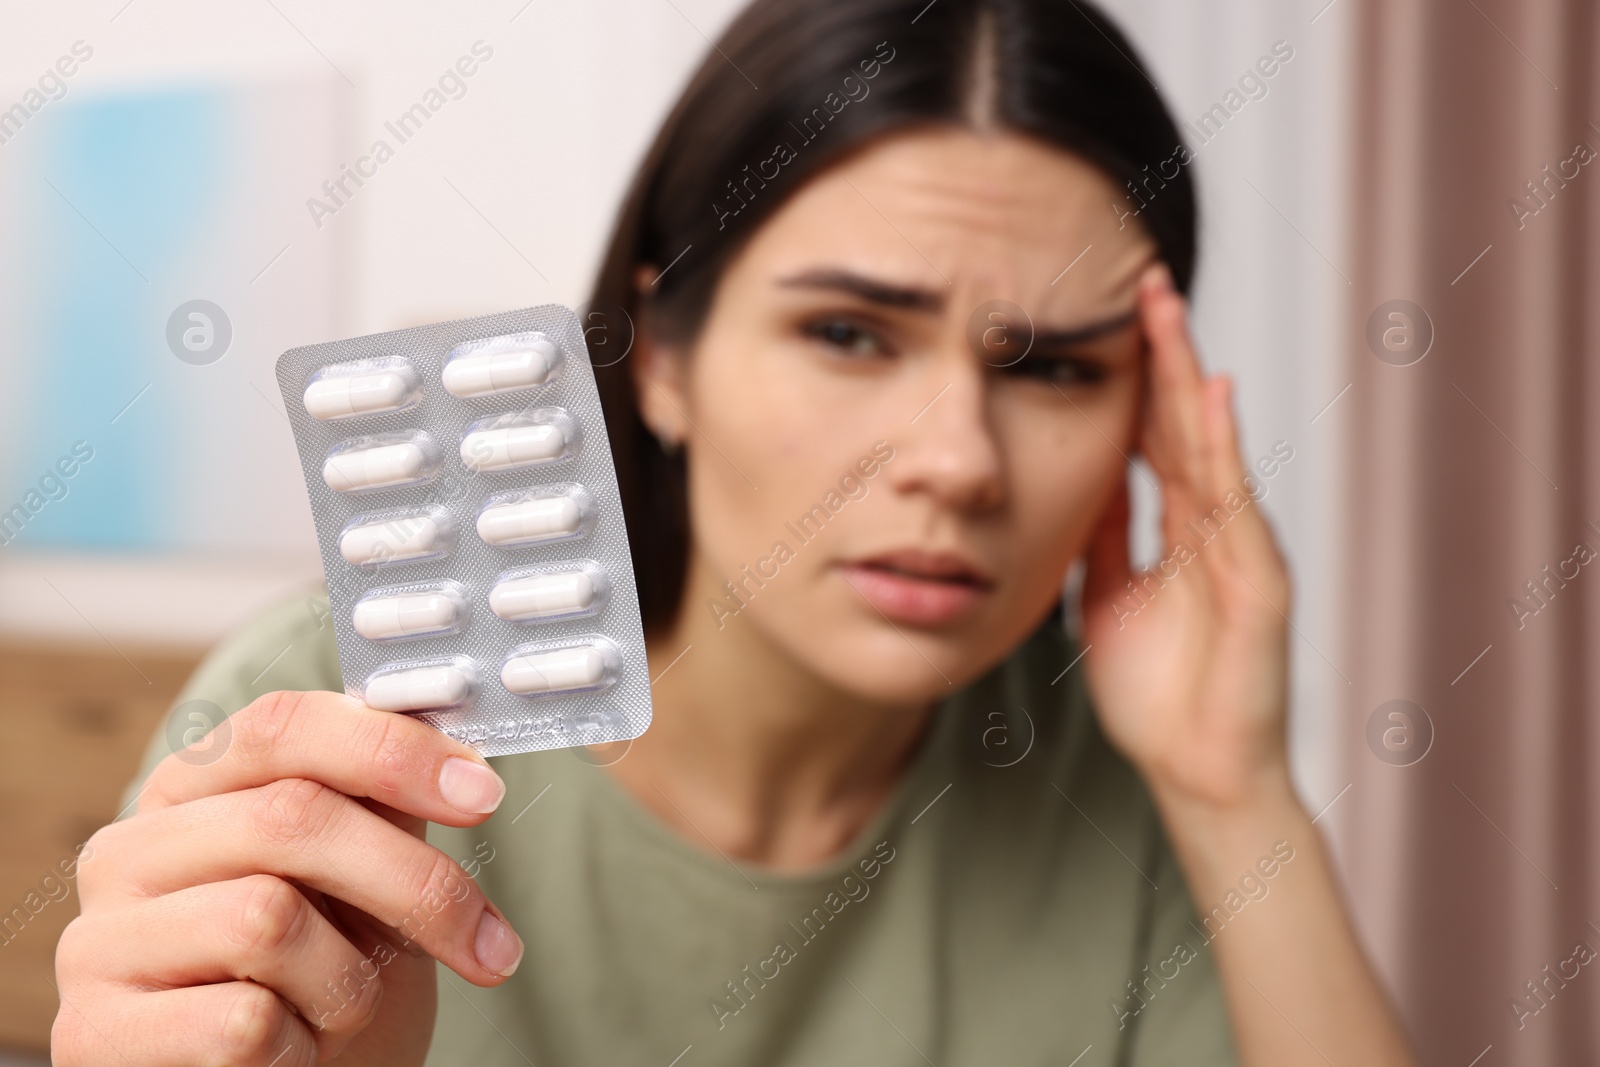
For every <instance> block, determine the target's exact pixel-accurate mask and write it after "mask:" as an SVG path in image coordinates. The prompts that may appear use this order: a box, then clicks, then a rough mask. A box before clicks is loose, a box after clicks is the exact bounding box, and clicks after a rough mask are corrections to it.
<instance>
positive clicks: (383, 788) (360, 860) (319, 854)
mask: <svg viewBox="0 0 1600 1067" xmlns="http://www.w3.org/2000/svg"><path fill="white" fill-rule="evenodd" d="M218 730H219V731H223V730H226V731H227V734H225V735H222V736H223V737H224V739H225V741H226V742H231V743H228V744H227V747H226V749H225V750H224V752H223V754H222V755H221V756H220V757H219V758H216V759H214V760H211V761H209V762H203V763H202V762H200V761H198V760H197V759H195V758H194V753H195V750H194V749H185V750H183V751H181V752H178V753H175V754H174V755H171V756H168V757H167V758H166V759H165V760H164V761H163V762H162V763H161V764H160V765H159V766H157V768H156V769H155V771H154V772H152V774H151V776H150V779H149V781H148V783H147V784H146V786H145V789H144V791H143V792H142V793H141V795H140V797H139V802H138V804H139V807H138V812H137V813H136V814H135V815H133V816H132V817H130V818H128V819H125V820H123V821H121V822H117V823H113V824H111V825H110V826H107V827H105V828H103V829H102V830H100V831H99V832H97V833H96V834H95V835H94V836H93V837H92V838H90V840H89V846H88V848H87V849H86V850H85V852H84V854H83V857H82V859H81V861H80V866H79V874H78V886H79V893H80V896H81V900H82V907H83V912H82V914H81V915H80V916H79V917H78V918H76V919H74V920H73V922H72V923H71V925H69V926H68V928H67V930H66V932H65V934H63V935H62V938H61V942H60V944H59V946H58V947H57V950H56V977H57V983H58V987H59V990H60V993H61V1010H60V1013H59V1014H58V1015H57V1017H56V1022H55V1028H54V1031H53V1032H52V1035H51V1049H52V1054H53V1057H54V1062H55V1063H56V1064H57V1065H59V1067H72V1065H77V1064H107V1063H120V1064H128V1065H139V1067H143V1065H146V1064H151V1065H153V1064H180V1063H229V1064H251V1065H260V1067H267V1065H269V1064H270V1065H273V1067H291V1065H295V1067H299V1065H304V1064H313V1063H319V1062H325V1061H327V1060H329V1059H333V1058H335V1057H337V1059H338V1062H339V1063H341V1064H345V1063H350V1064H374V1065H376V1064H385V1065H391V1067H392V1065H405V1064H420V1063H422V1061H423V1059H424V1058H425V1057H426V1056H427V1052H428V1042H429V1038H430V1037H431V1035H432V1031H433V1020H434V1013H435V1008H436V1003H435V990H436V976H435V965H434V960H435V959H437V960H438V961H439V962H441V963H443V964H444V965H445V966H447V967H449V968H450V969H451V970H453V971H455V972H456V973H457V974H459V975H461V977H463V978H465V979H466V980H467V981H469V982H472V983H474V984H476V985H480V986H491V985H496V984H498V983H500V982H503V981H504V980H505V977H506V976H507V975H509V974H510V973H511V972H512V971H513V970H515V969H516V966H517V963H518V962H519V961H520V960H521V957H522V943H521V941H520V940H519V939H518V938H517V936H516V934H515V933H513V932H512V930H511V928H510V926H509V925H508V924H507V923H506V922H505V920H504V917H503V916H502V915H501V914H500V912H499V910H498V909H496V908H495V907H494V905H493V904H491V903H490V902H489V901H488V900H487V899H486V898H485V897H484V895H483V893H482V892H481V891H480V890H479V889H478V887H477V885H476V884H475V883H474V882H473V880H472V879H471V878H470V877H468V876H467V874H466V872H465V871H463V870H462V868H461V867H460V865H458V864H457V863H456V862H455V861H454V860H452V859H451V858H450V857H449V856H447V855H445V854H444V853H442V852H440V851H439V850H438V849H435V848H433V847H432V846H430V845H428V844H427V843H426V842H425V841H423V840H422V838H423V830H424V827H425V826H426V823H427V822H428V821H433V822H439V823H444V824H447V825H450V826H476V825H477V824H479V823H481V822H483V820H484V819H485V818H487V816H488V813H489V812H491V811H493V810H494V808H495V807H496V805H498V804H499V802H500V800H501V798H502V797H503V796H504V793H505V786H504V784H503V783H502V782H501V781H500V778H499V776H498V775H496V774H495V773H494V771H493V770H491V769H490V768H489V766H488V764H486V763H485V762H484V761H483V759H482V758H481V757H479V756H478V755H477V754H476V753H474V752H472V751H471V750H470V749H468V748H467V747H466V746H465V745H462V744H460V743H458V742H456V741H452V740H450V739H449V738H447V737H445V736H444V735H443V734H441V733H439V732H437V731H435V730H433V729H432V728H430V727H428V726H425V725H424V724H422V723H421V722H417V721H415V720H413V719H410V718H408V717H406V716H403V715H391V714H386V713H383V712H377V711H373V710H371V709H369V708H367V707H365V706H363V705H362V704H361V703H360V702H358V701H356V700H352V699H351V698H349V697H346V696H343V695H340V694H334V693H272V694H269V695H267V696H264V697H262V698H261V699H259V700H257V701H256V702H255V703H253V704H251V705H250V706H249V707H247V708H245V709H244V710H242V711H240V712H239V713H238V714H236V715H234V716H232V717H231V718H230V719H228V720H227V721H226V722H225V723H224V724H223V726H221V727H219V728H218ZM212 743H213V744H215V743H216V738H215V737H213V738H212Z"/></svg>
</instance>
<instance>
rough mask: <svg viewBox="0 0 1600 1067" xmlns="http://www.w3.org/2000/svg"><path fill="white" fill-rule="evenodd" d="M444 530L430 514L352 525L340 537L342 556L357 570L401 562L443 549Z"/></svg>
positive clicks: (340, 552)
mask: <svg viewBox="0 0 1600 1067" xmlns="http://www.w3.org/2000/svg"><path fill="white" fill-rule="evenodd" d="M444 540H445V538H444V530H443V529H441V528H440V525H439V523H438V522H436V521H435V520H434V519H432V518H431V517H429V516H427V515H407V516H403V517H401V518H397V519H383V520H381V521H379V522H369V523H367V524H365V525H363V526H352V527H350V529H348V530H346V531H345V532H344V533H342V534H340V535H339V555H341V556H343V557H344V558H345V562H346V563H353V564H355V565H356V566H357V567H363V566H369V565H371V564H374V563H402V562H404V561H406V560H408V559H420V558H422V557H425V556H432V555H435V554H437V553H438V552H440V551H442V550H443V548H444Z"/></svg>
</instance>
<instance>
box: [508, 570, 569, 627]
mask: <svg viewBox="0 0 1600 1067" xmlns="http://www.w3.org/2000/svg"><path fill="white" fill-rule="evenodd" d="M593 603H594V580H593V579H591V578H590V577H589V575H588V572H586V571H562V572H560V573H558V574H534V575H530V576H528V577H526V578H512V579H510V580H508V581H504V582H501V583H500V584H498V585H496V586H495V587H494V588H493V589H491V590H489V610H491V611H493V612H494V613H495V614H496V615H498V616H500V617H501V618H502V619H505V620H506V621H507V622H530V621H532V620H534V619H547V618H549V617H550V616H552V615H568V614H571V613H572V612H575V611H583V610H584V609H586V608H588V607H589V606H590V605H592V604H593Z"/></svg>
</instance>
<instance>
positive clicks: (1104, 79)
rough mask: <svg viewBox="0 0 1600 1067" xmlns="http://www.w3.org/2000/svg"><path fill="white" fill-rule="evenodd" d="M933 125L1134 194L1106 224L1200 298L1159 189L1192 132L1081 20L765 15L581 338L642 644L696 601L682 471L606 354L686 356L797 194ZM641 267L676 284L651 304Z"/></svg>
mask: <svg viewBox="0 0 1600 1067" xmlns="http://www.w3.org/2000/svg"><path fill="white" fill-rule="evenodd" d="M929 124H944V125H968V126H970V125H974V124H978V125H986V126H993V127H998V128H1002V129H1008V130H1015V131H1017V132H1020V133H1025V134H1029V135H1032V136H1034V137H1036V138H1038V139H1039V140H1041V141H1043V142H1045V143H1047V144H1051V145H1054V146H1057V147H1059V148H1062V149H1064V150H1066V151H1069V152H1072V153H1074V154H1076V155H1078V156H1081V157H1083V158H1085V159H1087V160H1089V161H1090V162H1092V163H1095V164H1096V165H1098V166H1099V167H1101V168H1102V169H1103V170H1104V171H1105V172H1106V173H1107V174H1109V175H1110V176H1111V177H1112V179H1113V180H1114V181H1116V182H1117V183H1118V184H1123V183H1127V185H1128V186H1129V188H1130V196H1129V198H1128V201H1127V203H1126V204H1125V205H1124V206H1122V207H1120V208H1113V207H1112V206H1111V205H1108V208H1107V210H1117V211H1118V212H1119V214H1120V213H1121V212H1122V211H1126V212H1128V213H1129V214H1137V222H1138V223H1139V224H1142V225H1143V226H1144V227H1145V229H1146V231H1147V232H1148V233H1149V234H1150V235H1151V237H1152V238H1153V239H1154V240H1155V242H1156V244H1157V246H1158V248H1159V250H1160V254H1161V256H1162V258H1163V259H1164V260H1165V261H1166V262H1167V264H1168V266H1170V267H1171V269H1172V273H1173V277H1174V279H1175V281H1176V283H1177V285H1178V288H1179V289H1180V290H1184V291H1187V289H1188V286H1189V282H1190V280H1191V278H1192V276H1193V273H1194V258H1195V242H1196V228H1197V220H1196V212H1195V194H1194V187H1193V183H1192V181H1191V179H1190V176H1189V174H1188V171H1187V169H1186V168H1185V167H1182V166H1179V167H1177V172H1176V174H1171V175H1169V174H1166V173H1160V174H1157V173H1155V172H1154V171H1152V170H1151V167H1152V166H1155V165H1157V164H1158V162H1159V161H1167V162H1171V160H1172V159H1173V158H1174V153H1175V151H1176V149H1177V148H1178V146H1179V145H1180V143H1181V142H1180V138H1179V135H1178V131H1177V129H1176V127H1175V126H1174V124H1173V122H1172V119H1171V117H1170V116H1169V115H1168V113H1167V110H1166V108H1165V106H1164V105H1163V103H1162V101H1161V98H1160V96H1159V94H1158V93H1157V91H1156V88H1155V85H1154V84H1153V82H1152V81H1151V80H1150V77H1149V75H1148V74H1146V72H1145V69H1144V67H1143V65H1142V64H1141V62H1140V60H1139V58H1138V56H1137V54H1136V53H1135V52H1134V49H1133V46H1132V45H1130V44H1129V43H1128V41H1127V40H1126V39H1125V38H1124V37H1123V35H1122V33H1121V32H1120V31H1119V30H1118V29H1117V27H1116V26H1115V25H1114V24H1112V22H1111V21H1110V20H1109V19H1108V18H1107V17H1106V16H1105V15H1104V14H1103V13H1101V12H1100V11H1099V10H1098V9H1097V8H1095V7H1094V6H1092V5H1091V4H1090V3H1088V2H1087V0H934V2H932V3H929V2H928V0H754V2H753V3H751V4H750V5H749V6H748V7H746V8H745V9H744V11H743V12H742V13H741V14H740V15H739V16H738V18H736V19H735V20H734V22H733V24H732V25H731V26H730V27H729V28H728V30H727V31H726V32H725V33H724V34H723V35H722V38H721V40H719V41H718V42H717V44H716V46H715V47H714V48H713V49H712V50H711V51H710V52H708V53H707V55H706V58H705V60H704V62H703V63H702V64H701V65H700V68H699V69H698V70H697V71H696V72H695V75H694V77H693V78H692V79H691V80H690V82H689V85H688V87H687V88H686V89H685V90H684V92H683V95H682V96H681V97H680V98H679V100H678V102H677V105H676V106H675V107H673V109H672V112H671V114H669V115H668V116H667V119H666V121H665V122H664V123H663V124H662V126H661V130H660V132H659V133H658V134H657V135H656V139H655V142H654V143H653V144H652V145H651V146H650V150H649V152H648V153H647V154H646V155H645V158H644V161H643V162H642V163H641V164H640V166H639V170H638V172H637V174H636V175H635V176H634V179H633V183H632V186H631V187H630V189H629V191H628V194H627V198H626V200H625V201H624V202H623V205H622V209H621V211H620V213H619V214H618V217H617V222H616V228H615V229H614V230H613V232H612V235H611V240H610V244H609V246H608V247H607V250H606V254H605V257H604V259H603V260H602V261H601V266H600V273H599V277H598V278H597V279H596V280H595V285H594V289H593V292H592V294H591V298H590V303H589V306H588V314H587V317H586V320H585V326H586V336H588V337H589V339H590V347H591V358H592V360H593V362H594V364H595V368H596V371H595V372H596V376H597V377H598V378H599V382H600V395H601V400H602V402H603V404H604V406H605V414H606V428H607V431H608V434H609V436H610V440H611V448H612V453H613V455H614V456H615V458H616V464H617V477H618V481H619V483H620V487H621V492H622V506H623V513H624V515H625V516H626V520H627V525H628V540H629V543H630V544H631V546H632V550H633V564H634V573H635V577H636V579H637V582H638V587H639V603H640V610H641V612H642V614H643V617H644V624H645V629H646V631H647V632H651V631H653V630H654V629H656V628H657V627H659V626H662V625H665V624H667V623H669V622H670V621H671V620H672V618H673V617H674V615H675V614H676V612H677V609H678V601H679V599H680V598H681V596H682V592H683V582H684V576H685V573H686V570H687V564H688V553H689V545H690V540H689V535H690V531H689V519H688V504H687V492H686V488H687V487H686V481H685V468H684V461H683V453H682V451H681V450H680V451H678V452H676V453H674V454H668V453H666V452H665V451H663V450H662V448H661V446H660V444H659V442H658V441H657V440H656V438H655V437H654V436H653V435H652V434H651V433H650V431H649V429H648V428H647V427H646V426H645V425H644V423H643V422H642V421H641V419H640V416H639V411H638V406H637V402H636V397H635V394H634V384H633V381H632V376H631V373H630V370H629V367H628V363H627V361H626V360H625V359H620V358H619V357H618V355H615V354H612V353H616V352H617V350H618V349H619V348H625V347H626V346H627V345H628V344H629V343H631V338H632V332H631V331H632V330H633V329H634V328H635V325H636V324H641V323H645V322H647V323H648V329H649V330H650V332H651V334H652V336H653V337H654V338H656V339H658V340H660V341H663V342H667V343H672V344H679V345H689V344H691V343H692V342H693V340H694V338H695V336H696V335H697V334H698V332H699V330H700V327H701V324H702V323H703V321H704V319H705V315H706V312H707V310H708V309H709V307H710V304H711V298H712V295H713V293H714V292H715V290H716V285H717V281H718V280H719V278H720V277H721V274H722V271H723V268H724V267H725V266H726V264H727V263H728V262H729V261H730V260H731V259H732V257H733V256H734V254H735V253H736V252H737V251H738V249H739V248H740V247H741V245H742V244H743V243H744V242H745V240H747V239H748V238H749V236H750V234H752V233H753V232H755V230H756V228H757V227H759V226H760V225H761V223H762V222H763V221H764V220H765V219H766V218H767V217H768V216H770V215H771V214H772V213H773V211H774V210H775V209H776V208H777V207H779V206H780V205H781V204H782V202H783V201H784V199H785V198H786V197H787V196H788V195H789V194H790V193H792V192H793V191H794V190H795V189H796V188H798V187H799V186H800V185H801V184H802V183H804V182H805V181H806V180H807V179H809V178H810V177H812V176H813V175H815V174H817V173H818V172H819V171H820V170H822V169H823V168H825V167H827V166H829V165H830V164H832V163H835V162H837V161H838V160H839V159H840V158H841V157H842V156H844V155H845V154H846V153H848V152H851V151H853V150H855V149H858V148H860V147H862V146H863V145H864V144H865V142H867V141H868V140H869V139H871V138H874V137H876V136H879V135H881V134H884V133H887V132H890V131H897V130H903V129H907V128H910V127H914V126H919V125H929ZM1183 158H1185V159H1187V156H1184V157H1183ZM1158 169H1160V170H1163V171H1164V168H1160V167H1158ZM774 171H776V173H774ZM641 264H649V265H652V266H653V267H654V268H655V269H656V270H658V271H659V270H661V269H663V268H668V267H669V266H670V269H667V270H666V272H665V274H662V275H661V276H660V277H659V281H658V282H657V284H656V285H654V286H653V287H651V289H650V291H649V292H648V294H647V295H645V296H641V294H640V293H639V291H638V288H637V286H636V285H635V272H636V271H637V269H638V268H639V266H640V265H641ZM646 301H648V306H645V302H646ZM607 346H609V348H608V347H607Z"/></svg>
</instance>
